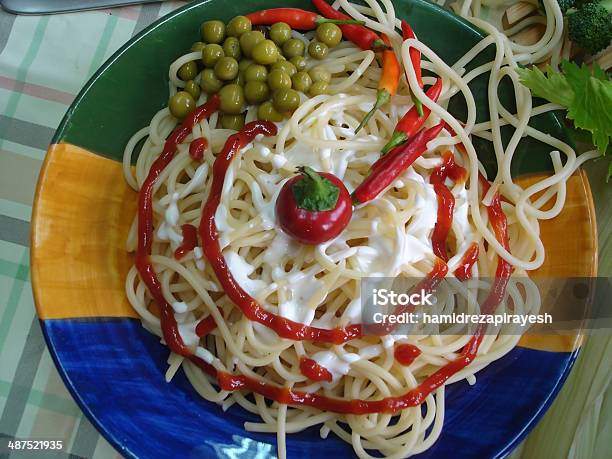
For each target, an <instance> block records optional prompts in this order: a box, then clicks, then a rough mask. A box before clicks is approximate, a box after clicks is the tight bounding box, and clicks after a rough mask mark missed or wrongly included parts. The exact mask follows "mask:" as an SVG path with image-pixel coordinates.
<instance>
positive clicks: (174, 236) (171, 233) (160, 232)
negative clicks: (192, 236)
mask: <svg viewBox="0 0 612 459" xmlns="http://www.w3.org/2000/svg"><path fill="white" fill-rule="evenodd" d="M178 200H179V194H178V193H176V192H175V193H172V195H171V196H170V199H169V201H170V202H169V203H168V206H167V207H166V210H165V211H164V220H163V221H162V222H161V224H160V225H159V228H157V233H156V234H157V238H158V239H159V240H161V241H170V246H171V247H172V248H173V249H175V248H177V247H178V246H179V245H181V244H182V242H183V236H182V234H181V232H180V230H179V229H178V227H177V224H178V220H179V216H180V214H179V209H178V204H177V203H178Z"/></svg>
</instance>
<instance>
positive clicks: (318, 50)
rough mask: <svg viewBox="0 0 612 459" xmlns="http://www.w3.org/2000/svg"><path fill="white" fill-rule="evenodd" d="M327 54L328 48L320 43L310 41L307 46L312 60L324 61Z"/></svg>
mask: <svg viewBox="0 0 612 459" xmlns="http://www.w3.org/2000/svg"><path fill="white" fill-rule="evenodd" d="M328 52H329V48H328V47H327V45H326V44H325V43H321V42H320V41H311V42H310V44H309V45H308V54H310V57H312V58H313V59H319V60H321V59H325V57H326V56H327V53H328Z"/></svg>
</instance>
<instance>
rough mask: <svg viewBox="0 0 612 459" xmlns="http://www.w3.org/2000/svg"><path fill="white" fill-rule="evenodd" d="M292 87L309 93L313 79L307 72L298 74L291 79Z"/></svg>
mask: <svg viewBox="0 0 612 459" xmlns="http://www.w3.org/2000/svg"><path fill="white" fill-rule="evenodd" d="M291 83H292V85H291V86H292V87H293V88H294V89H297V90H298V91H302V92H304V93H305V92H308V89H310V85H311V84H312V78H310V75H308V73H307V72H298V73H296V74H295V75H293V76H292V77H291Z"/></svg>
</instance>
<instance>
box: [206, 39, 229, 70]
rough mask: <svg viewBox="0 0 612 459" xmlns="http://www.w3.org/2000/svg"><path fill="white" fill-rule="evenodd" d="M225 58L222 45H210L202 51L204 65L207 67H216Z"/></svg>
mask: <svg viewBox="0 0 612 459" xmlns="http://www.w3.org/2000/svg"><path fill="white" fill-rule="evenodd" d="M223 56H224V54H223V48H221V46H220V45H217V44H214V43H213V44H209V45H206V46H205V47H204V49H203V50H202V63H203V64H204V66H205V67H214V66H215V64H216V63H217V61H218V60H219V59H221V58H222V57H223Z"/></svg>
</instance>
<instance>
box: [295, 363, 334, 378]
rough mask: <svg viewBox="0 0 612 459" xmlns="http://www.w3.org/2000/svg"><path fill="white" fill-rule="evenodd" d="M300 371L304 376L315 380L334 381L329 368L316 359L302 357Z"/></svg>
mask: <svg viewBox="0 0 612 459" xmlns="http://www.w3.org/2000/svg"><path fill="white" fill-rule="evenodd" d="M300 371H301V372H302V374H303V375H304V376H306V377H307V378H308V379H311V380H313V381H328V382H331V381H332V374H331V373H330V372H329V370H328V369H327V368H325V367H324V366H322V365H319V364H318V363H317V362H316V360H313V359H309V358H308V357H302V358H301V359H300Z"/></svg>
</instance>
